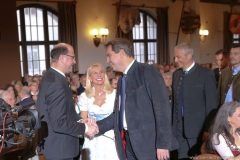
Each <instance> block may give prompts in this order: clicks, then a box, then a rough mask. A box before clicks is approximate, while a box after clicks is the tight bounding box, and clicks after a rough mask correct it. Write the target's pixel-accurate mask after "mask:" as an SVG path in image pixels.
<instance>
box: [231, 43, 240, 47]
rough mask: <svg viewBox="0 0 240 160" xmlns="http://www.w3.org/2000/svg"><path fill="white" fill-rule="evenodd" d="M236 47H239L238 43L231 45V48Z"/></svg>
mask: <svg viewBox="0 0 240 160" xmlns="http://www.w3.org/2000/svg"><path fill="white" fill-rule="evenodd" d="M238 47H240V43H234V44H232V48H238Z"/></svg>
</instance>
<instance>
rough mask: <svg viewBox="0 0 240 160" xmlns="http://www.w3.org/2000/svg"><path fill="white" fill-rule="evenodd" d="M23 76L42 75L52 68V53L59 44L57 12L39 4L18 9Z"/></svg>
mask: <svg viewBox="0 0 240 160" xmlns="http://www.w3.org/2000/svg"><path fill="white" fill-rule="evenodd" d="M17 20H18V34H19V44H20V46H19V47H20V61H21V62H20V63H21V73H22V76H24V74H26V73H28V74H29V75H35V74H39V75H41V74H42V71H43V70H45V69H46V68H49V66H50V51H51V49H52V48H53V47H54V45H55V44H57V43H58V16H57V13H56V11H54V10H52V9H51V8H48V7H46V6H42V5H37V4H31V5H30V4H28V5H22V6H20V7H18V8H17Z"/></svg>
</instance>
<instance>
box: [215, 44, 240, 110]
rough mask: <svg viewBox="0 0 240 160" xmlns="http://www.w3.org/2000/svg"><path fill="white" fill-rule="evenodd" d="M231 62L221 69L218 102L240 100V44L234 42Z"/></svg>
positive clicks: (220, 103)
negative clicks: (229, 65)
mask: <svg viewBox="0 0 240 160" xmlns="http://www.w3.org/2000/svg"><path fill="white" fill-rule="evenodd" d="M230 64H231V67H227V68H225V69H223V70H221V76H220V78H219V84H218V104H219V106H221V105H222V104H223V103H225V102H231V101H238V102H239V101H240V83H239V82H240V44H233V45H232V48H231V51H230Z"/></svg>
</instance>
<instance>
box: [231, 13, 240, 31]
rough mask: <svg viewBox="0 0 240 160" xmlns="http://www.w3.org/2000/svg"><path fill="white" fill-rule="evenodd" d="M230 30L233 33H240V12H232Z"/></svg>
mask: <svg viewBox="0 0 240 160" xmlns="http://www.w3.org/2000/svg"><path fill="white" fill-rule="evenodd" d="M229 30H230V31H231V32H232V33H233V34H239V33H240V15H239V14H232V15H231V18H230V22H229Z"/></svg>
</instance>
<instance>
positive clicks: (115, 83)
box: [109, 78, 118, 89]
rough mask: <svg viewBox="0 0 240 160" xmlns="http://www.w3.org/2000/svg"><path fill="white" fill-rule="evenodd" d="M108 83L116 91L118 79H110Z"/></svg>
mask: <svg viewBox="0 0 240 160" xmlns="http://www.w3.org/2000/svg"><path fill="white" fill-rule="evenodd" d="M109 82H110V84H111V86H112V87H113V88H114V89H117V84H118V79H117V78H112V79H110V80H109Z"/></svg>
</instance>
